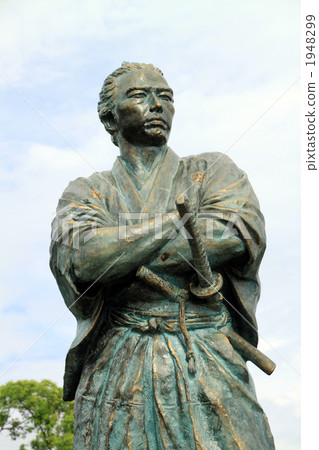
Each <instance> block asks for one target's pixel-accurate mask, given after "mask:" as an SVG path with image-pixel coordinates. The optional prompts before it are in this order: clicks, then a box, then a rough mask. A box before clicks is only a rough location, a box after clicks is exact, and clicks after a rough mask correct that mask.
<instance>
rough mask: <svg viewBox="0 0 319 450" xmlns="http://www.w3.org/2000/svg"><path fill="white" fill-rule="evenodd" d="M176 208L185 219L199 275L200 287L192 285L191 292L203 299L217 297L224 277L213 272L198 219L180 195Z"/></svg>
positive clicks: (185, 198) (195, 266)
mask: <svg viewBox="0 0 319 450" xmlns="http://www.w3.org/2000/svg"><path fill="white" fill-rule="evenodd" d="M176 207H177V210H178V212H179V215H180V217H181V219H182V220H183V219H184V217H185V219H186V220H184V223H183V225H184V227H185V229H186V231H187V232H188V233H189V235H190V237H191V239H188V243H189V246H190V249H191V252H192V257H193V264H194V268H195V270H196V272H197V275H198V286H196V285H194V283H191V285H190V290H191V292H192V294H193V295H195V296H196V297H198V298H202V299H209V298H212V297H213V296H215V295H216V294H217V293H218V291H219V290H220V289H221V287H222V285H223V277H222V275H221V274H220V273H218V272H215V271H212V269H211V267H210V264H209V261H208V256H207V253H206V250H205V248H204V246H203V243H202V238H201V235H200V231H199V228H198V225H197V222H196V217H195V214H194V212H193V211H192V209H191V207H190V204H189V200H188V198H187V197H184V196H183V195H180V196H179V197H178V199H177V200H176Z"/></svg>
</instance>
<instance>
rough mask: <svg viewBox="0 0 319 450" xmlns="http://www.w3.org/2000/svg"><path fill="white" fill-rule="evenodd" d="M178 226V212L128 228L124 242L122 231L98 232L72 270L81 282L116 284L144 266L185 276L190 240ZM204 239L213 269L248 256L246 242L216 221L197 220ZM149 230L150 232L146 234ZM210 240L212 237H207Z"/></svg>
mask: <svg viewBox="0 0 319 450" xmlns="http://www.w3.org/2000/svg"><path fill="white" fill-rule="evenodd" d="M178 222H179V215H178V212H177V211H174V212H171V213H169V214H166V215H164V216H163V217H162V221H161V223H160V224H158V223H156V222H155V221H154V220H149V221H147V223H145V222H144V224H143V225H142V224H138V225H132V226H127V227H126V237H125V239H123V238H120V230H119V227H117V226H113V227H105V228H97V229H95V230H94V231H93V232H92V231H91V232H90V233H91V234H90V236H92V237H91V238H90V239H89V240H88V241H87V242H84V241H85V239H84V236H82V240H81V242H80V248H79V249H78V250H77V251H76V252H75V255H74V259H73V268H74V273H75V275H76V278H77V279H78V280H79V281H81V282H92V281H94V280H96V279H97V278H99V277H100V280H101V282H109V281H115V280H118V279H121V278H123V277H125V276H126V275H127V274H129V273H130V272H132V271H134V270H136V269H137V268H138V267H139V266H141V265H147V266H148V267H150V268H152V270H155V271H159V272H165V271H166V270H168V269H169V270H170V271H172V272H174V273H183V272H185V271H187V270H189V269H190V265H189V263H192V256H191V252H190V248H189V244H188V242H187V239H186V238H185V237H184V236H183V234H182V233H181V232H176V228H178V227H176V224H178ZM198 225H199V228H200V232H201V236H202V239H203V243H204V246H205V247H206V250H207V253H208V257H209V260H210V263H211V265H212V267H217V266H221V265H223V264H226V263H227V262H229V261H231V260H232V259H235V258H237V257H239V256H241V255H243V254H244V253H245V244H244V242H243V240H242V239H241V238H240V237H239V236H237V235H236V234H235V232H228V237H227V238H224V232H225V228H226V224H225V223H223V222H222V221H219V220H214V219H198ZM145 229H147V232H145ZM208 236H209V237H208Z"/></svg>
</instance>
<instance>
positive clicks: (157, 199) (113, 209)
mask: <svg viewBox="0 0 319 450" xmlns="http://www.w3.org/2000/svg"><path fill="white" fill-rule="evenodd" d="M185 191H187V196H188V198H189V201H190V204H191V207H192V209H193V210H194V211H195V212H196V214H197V217H198V220H200V218H202V220H204V219H205V220H212V219H210V217H212V215H214V214H215V215H216V216H217V219H216V217H215V220H219V221H220V223H222V224H224V225H225V226H226V224H228V225H229V223H231V224H232V227H233V229H234V230H236V233H237V235H238V236H239V237H240V238H241V239H242V241H243V242H244V243H245V249H246V250H245V257H244V258H242V259H239V260H238V258H234V260H232V259H230V260H229V261H228V262H227V263H225V264H222V265H221V266H220V267H217V268H216V267H214V270H218V271H219V272H220V273H221V274H222V276H223V279H224V284H223V287H222V290H221V293H222V296H223V297H224V298H225V300H226V301H224V302H222V307H221V308H220V309H216V308H214V307H211V306H210V305H209V304H198V303H196V301H195V300H194V299H192V298H191V297H190V300H189V301H188V303H187V304H186V325H187V328H188V332H189V335H190V339H191V341H192V346H193V350H194V353H195V359H196V373H194V374H192V373H190V371H189V368H188V364H187V359H186V356H185V355H186V346H185V341H184V339H183V335H182V333H181V329H180V325H179V321H178V306H177V305H175V304H173V303H170V302H169V299H167V298H165V295H164V294H160V293H159V292H157V291H156V292H155V291H154V289H152V287H150V286H146V285H145V283H143V280H140V279H137V277H136V275H135V274H136V269H137V268H138V266H139V265H142V264H143V263H144V262H143V261H134V255H132V256H131V257H132V273H130V274H129V275H127V276H126V277H124V278H122V279H119V280H115V281H114V282H113V281H112V282H110V283H102V282H99V281H96V283H94V286H91V287H89V286H87V285H86V284H85V283H82V282H81V280H78V279H77V278H76V275H75V271H74V267H73V259H74V255H75V252H76V251H77V248H78V242H79V241H78V240H79V238H81V237H83V236H89V233H90V230H91V229H92V228H95V229H96V228H103V227H116V226H118V214H119V212H122V213H129V212H140V213H144V214H145V213H147V214H149V217H152V216H154V214H155V213H159V212H161V213H166V212H168V211H173V210H174V209H176V206H175V200H176V198H177V197H178V195H180V194H181V193H183V192H185ZM140 220H141V219H139V218H138V217H137V218H136V216H132V218H131V219H128V223H129V224H132V225H133V224H136V223H139V221H140ZM86 245H89V240H87V244H86ZM264 250H265V231H264V219H263V216H262V214H261V212H260V210H259V204H258V201H257V198H256V196H255V194H254V192H253V190H252V188H251V185H250V183H249V181H248V178H247V176H246V174H245V173H244V172H243V171H241V170H240V169H238V167H237V166H236V165H235V164H234V163H233V162H232V161H231V159H230V158H229V157H227V156H226V155H222V154H220V153H203V154H200V155H196V156H189V157H184V158H179V157H178V156H177V155H176V154H175V153H174V152H173V151H172V150H171V149H168V150H167V151H166V153H165V155H164V156H163V158H162V160H161V161H160V163H159V164H158V165H157V167H156V168H155V169H154V170H153V173H152V174H151V175H150V177H149V179H148V180H147V182H146V183H145V185H144V186H143V187H142V188H140V189H138V186H137V184H136V183H135V182H134V174H133V173H131V172H130V170H129V169H128V167H126V165H125V161H123V160H122V159H121V158H120V157H118V158H117V160H116V162H115V164H114V166H113V168H112V170H111V171H110V172H100V173H94V174H93V175H92V176H90V177H89V178H78V179H76V180H75V181H72V182H71V183H70V184H69V186H68V187H67V188H66V190H65V191H64V193H63V195H62V197H61V199H60V201H59V204H58V208H57V216H56V218H55V220H54V222H53V231H52V244H51V261H50V265H51V270H52V272H53V274H54V276H55V278H56V280H57V283H58V286H59V288H60V291H61V293H62V295H63V297H64V300H65V303H66V305H67V307H68V308H69V309H70V310H71V312H72V313H73V314H74V316H75V317H76V319H77V333H76V337H75V339H74V341H73V343H72V345H71V347H70V350H69V352H68V355H67V358H66V369H65V376H64V400H67V401H68V400H73V399H74V398H75V436H74V449H77V450H82V449H83V450H84V449H92V450H93V449H112V450H114V449H179V448H180V449H216V450H217V449H222V450H226V449H227V450H228V449H246V450H248V449H251V450H258V449H259V450H266V449H274V442H273V437H272V434H271V431H270V428H269V425H268V421H267V418H266V416H265V414H264V412H263V410H262V408H261V406H260V405H259V403H258V401H257V398H256V393H255V390H254V386H253V382H252V379H251V377H250V374H249V372H248V370H247V366H246V361H245V359H244V358H243V357H242V356H241V355H240V354H239V353H238V352H237V351H236V349H234V348H233V346H232V345H231V343H230V341H229V340H228V338H227V337H226V336H225V335H224V334H223V333H222V331H221V329H222V327H224V326H228V327H231V328H232V329H234V330H236V331H237V332H238V333H239V334H240V335H241V336H242V337H244V338H245V339H246V340H247V341H249V342H250V343H251V344H252V345H254V346H257V342H258V334H257V324H256V318H255V312H256V305H257V302H258V299H259V296H260V286H259V279H258V268H259V265H260V262H261V259H262V256H263V253H264ZM163 251H165V246H164V247H163V248H162V249H161V252H159V255H158V258H161V255H162V254H163ZM119 264H120V261H119ZM154 267H155V268H156V264H155V266H154ZM191 271H192V269H191V268H190V271H187V270H185V274H182V276H180V275H179V276H177V275H176V274H175V273H174V271H172V270H170V269H169V266H168V269H167V270H165V268H164V270H163V273H162V274H161V276H163V277H164V278H166V279H167V280H169V281H170V282H171V283H173V284H175V285H179V286H180V287H187V286H188V285H189V281H190V277H191ZM145 304H147V305H148V306H147V308H146V307H145ZM141 305H143V306H141Z"/></svg>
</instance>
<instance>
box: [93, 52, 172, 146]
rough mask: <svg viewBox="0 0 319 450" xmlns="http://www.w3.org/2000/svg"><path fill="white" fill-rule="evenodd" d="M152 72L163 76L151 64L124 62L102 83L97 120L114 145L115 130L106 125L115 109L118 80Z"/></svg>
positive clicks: (115, 142) (115, 140)
mask: <svg viewBox="0 0 319 450" xmlns="http://www.w3.org/2000/svg"><path fill="white" fill-rule="evenodd" d="M146 69H148V70H154V71H155V72H158V73H160V74H161V75H162V76H163V72H162V71H161V70H160V69H158V68H157V67H155V66H153V64H145V63H134V62H132V63H129V62H126V61H124V62H123V63H122V65H121V67H119V68H118V69H116V70H114V72H112V73H111V74H110V75H109V76H108V77H107V78H106V79H105V81H104V83H103V86H102V89H101V92H100V101H99V102H98V104H97V112H98V114H99V118H100V120H101V122H102V123H103V125H104V127H105V129H106V131H107V132H108V133H110V134H111V137H112V141H113V143H114V144H115V145H118V144H117V139H116V130H115V129H112V128H111V127H109V126H108V125H107V121H106V119H107V117H110V114H112V113H113V110H114V107H115V99H116V96H117V93H118V80H119V77H120V76H121V75H124V74H125V73H128V72H133V71H135V70H146Z"/></svg>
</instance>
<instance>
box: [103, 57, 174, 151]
mask: <svg viewBox="0 0 319 450" xmlns="http://www.w3.org/2000/svg"><path fill="white" fill-rule="evenodd" d="M98 114H99V117H100V120H101V122H102V123H103V125H104V127H105V129H106V130H107V131H108V133H110V134H111V137H112V141H113V143H114V144H115V145H119V135H121V136H123V137H124V138H125V139H126V140H127V141H128V142H130V143H132V144H136V145H154V146H159V145H163V144H166V142H167V140H168V137H169V133H170V129H171V125H172V119H173V115H174V106H173V91H172V89H171V88H170V87H169V85H168V84H167V82H166V80H165V78H164V76H163V73H162V72H161V70H160V69H158V68H156V67H154V66H153V65H152V64H140V63H128V62H123V64H122V66H121V67H120V68H118V69H116V70H115V71H114V72H112V73H111V74H110V75H109V76H108V77H107V78H106V79H105V81H104V83H103V86H102V90H101V92H100V101H99V102H98Z"/></svg>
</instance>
